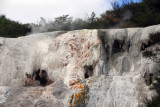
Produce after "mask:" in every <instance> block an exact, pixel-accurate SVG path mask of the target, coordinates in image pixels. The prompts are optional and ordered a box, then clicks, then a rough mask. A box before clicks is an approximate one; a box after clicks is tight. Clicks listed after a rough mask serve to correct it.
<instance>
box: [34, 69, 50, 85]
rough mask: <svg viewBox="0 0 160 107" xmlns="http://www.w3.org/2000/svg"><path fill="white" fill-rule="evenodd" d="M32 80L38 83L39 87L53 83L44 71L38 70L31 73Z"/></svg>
mask: <svg viewBox="0 0 160 107" xmlns="http://www.w3.org/2000/svg"><path fill="white" fill-rule="evenodd" d="M32 79H33V80H36V81H39V83H40V85H41V86H43V87H45V86H46V85H49V84H51V83H53V82H52V81H51V80H50V79H49V77H48V74H47V72H46V71H45V70H40V69H38V70H37V71H35V72H33V74H32Z"/></svg>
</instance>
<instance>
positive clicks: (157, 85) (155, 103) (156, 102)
mask: <svg viewBox="0 0 160 107" xmlns="http://www.w3.org/2000/svg"><path fill="white" fill-rule="evenodd" d="M159 76H160V71H158V73H157V74H156V76H155V81H156V82H154V83H153V84H152V87H151V89H154V90H156V92H157V96H154V97H152V100H147V101H146V105H147V107H160V77H159Z"/></svg>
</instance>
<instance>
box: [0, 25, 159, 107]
mask: <svg viewBox="0 0 160 107" xmlns="http://www.w3.org/2000/svg"><path fill="white" fill-rule="evenodd" d="M156 32H160V25H155V26H150V27H146V28H127V29H101V30H96V29H95V30H86V29H85V30H75V31H69V32H61V31H57V32H49V33H39V34H32V35H28V36H23V37H19V38H0V107H145V101H146V99H151V98H152V96H154V95H156V92H155V91H154V90H150V86H151V83H152V82H153V80H152V78H153V76H154V75H156V73H157V71H158V70H159V64H158V63H156V59H157V58H158V51H160V44H158V43H156V44H151V42H150V38H149V35H150V34H151V33H156ZM146 50H151V51H152V52H155V53H154V54H155V55H156V54H157V56H156V57H155V58H152V59H151V58H147V57H144V56H143V54H142V53H143V52H145V51H146Z"/></svg>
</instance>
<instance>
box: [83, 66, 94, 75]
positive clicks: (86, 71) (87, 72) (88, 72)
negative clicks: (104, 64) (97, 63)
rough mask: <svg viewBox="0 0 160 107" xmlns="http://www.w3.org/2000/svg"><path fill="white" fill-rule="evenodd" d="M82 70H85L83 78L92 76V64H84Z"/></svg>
mask: <svg viewBox="0 0 160 107" xmlns="http://www.w3.org/2000/svg"><path fill="white" fill-rule="evenodd" d="M84 71H85V74H84V77H85V78H89V77H91V76H93V66H92V65H90V66H84Z"/></svg>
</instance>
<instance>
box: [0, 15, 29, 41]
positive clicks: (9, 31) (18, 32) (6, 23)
mask: <svg viewBox="0 0 160 107" xmlns="http://www.w3.org/2000/svg"><path fill="white" fill-rule="evenodd" d="M30 31H31V28H29V25H28V24H20V23H19V22H15V21H12V20H10V19H8V18H6V16H5V15H0V37H11V38H15V37H19V36H24V35H26V34H27V33H28V32H30Z"/></svg>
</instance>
